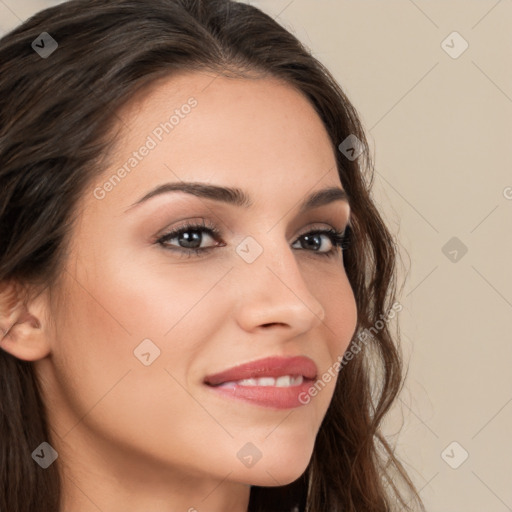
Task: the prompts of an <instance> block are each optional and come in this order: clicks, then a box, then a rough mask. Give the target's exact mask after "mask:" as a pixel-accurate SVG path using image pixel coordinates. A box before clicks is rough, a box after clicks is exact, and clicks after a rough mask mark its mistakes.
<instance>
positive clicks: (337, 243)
mask: <svg viewBox="0 0 512 512" xmlns="http://www.w3.org/2000/svg"><path fill="white" fill-rule="evenodd" d="M187 231H200V232H205V233H207V234H208V235H210V236H211V237H212V238H214V239H216V240H218V239H219V238H220V231H219V230H218V229H217V228H216V227H215V225H213V224H211V223H209V222H208V221H204V220H203V222H202V223H190V224H186V225H184V226H181V227H179V228H177V229H175V230H173V231H170V232H168V233H165V234H164V235H162V236H161V237H160V238H158V239H157V240H156V241H155V243H158V244H160V245H161V246H162V247H163V248H164V249H166V250H170V251H176V252H179V253H182V254H184V255H185V256H187V257H190V256H192V255H193V256H201V255H203V254H206V253H208V252H209V251H210V250H212V249H215V248H216V247H219V245H216V246H212V247H203V248H185V247H170V246H168V245H166V243H165V242H167V241H168V240H171V239H173V238H176V237H177V236H179V235H181V234H183V233H185V232H187ZM351 234H352V232H351V229H350V225H348V226H347V227H346V228H345V230H344V231H342V232H341V231H337V230H335V229H333V228H331V229H314V230H311V231H308V232H306V233H303V234H302V235H300V237H299V238H298V239H297V240H299V239H300V238H302V237H304V236H307V235H327V236H328V237H329V239H330V241H331V243H332V244H333V246H334V247H333V248H332V249H330V250H329V251H327V252H318V251H311V252H314V253H315V254H316V255H317V256H325V257H333V256H335V255H336V254H337V253H338V249H339V248H341V249H347V248H348V246H349V245H350V242H351ZM294 243H295V242H294ZM221 247H223V246H222V245H221ZM300 250H303V251H304V250H306V251H307V249H300Z"/></svg>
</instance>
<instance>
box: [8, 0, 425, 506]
mask: <svg viewBox="0 0 512 512" xmlns="http://www.w3.org/2000/svg"><path fill="white" fill-rule="evenodd" d="M43 32H45V33H47V34H49V35H50V36H51V38H53V40H54V41H55V42H56V43H52V44H53V45H54V46H53V47H52V45H51V44H50V43H51V41H50V40H49V39H48V38H47V36H42V37H44V38H46V39H45V41H46V46H45V45H44V44H42V43H41V44H39V45H38V46H37V47H34V46H33V43H34V41H38V40H39V39H38V38H40V37H41V34H42V33H43ZM55 44H56V45H58V46H56V49H55ZM42 47H44V52H47V53H46V54H45V55H43V53H42V51H37V49H38V48H42ZM52 49H53V50H54V51H53V52H52V53H51V50H52ZM193 70H208V71H212V72H213V73H215V74H229V73H236V74H238V75H239V76H249V74H250V73H253V72H255V73H257V74H260V75H267V76H270V77H278V78H280V79H282V80H284V81H285V82H287V83H288V84H290V85H292V86H293V87H295V88H296V89H297V90H299V91H301V92H302V93H303V94H304V95H305V97H306V98H307V99H308V100H309V101H310V102H311V104H312V105H313V107H314V108H315V110H316V112H317V114H318V115H319V116H320V118H321V120H322V121H323V123H324V125H325V127H326V130H327V132H328V135H329V137H330V140H331V142H332V148H333V151H334V153H335V155H336V161H337V171H338V173H339V176H340V180H341V182H342V183H343V185H344V188H345V190H346V191H347V194H348V196H349V200H350V205H351V211H352V220H351V231H350V235H351V243H350V246H349V247H348V248H347V250H346V251H345V252H344V257H343V265H344V266H345V271H346V273H347V276H348V279H349V282H350V284H351V286H352V290H353V292H354V295H355V299H356V304H357V310H358V321H357V326H356V331H355V334H354V336H353V338H352V340H351V343H350V345H349V347H348V350H347V352H352V353H353V355H354V357H353V358H352V359H351V360H350V361H343V363H344V364H343V365H342V367H341V370H340V371H339V375H338V381H337V384H336V388H335V392H334V395H333V398H332V402H331V404H330V407H329V409H328V411H327V414H326V416H325V418H324V420H323V422H322V424H321V426H320V430H319V432H318V435H317V438H316V442H315V447H314V451H313V455H312V458H311V461H310V463H309V465H308V467H307V468H306V470H305V472H304V473H303V475H302V476H301V477H300V478H299V479H297V480H296V481H295V482H293V483H291V484H289V485H286V486H282V487H269V488H266V487H256V486H253V487H252V488H251V496H250V504H249V510H250V511H251V512H263V511H264V512H272V511H274V512H278V511H279V512H285V511H288V512H290V511H291V510H300V511H301V512H302V511H306V512H326V511H329V512H341V511H344V512H365V511H368V512H370V511H371V512H384V511H389V510H394V507H395V506H396V505H398V506H399V508H400V510H412V508H410V504H411V503H412V502H413V501H415V502H416V503H418V504H419V505H420V506H421V509H422V510H424V508H423V504H422V503H421V499H420V497H419V494H418V493H417V491H416V489H415V488H414V485H413V483H412V481H411V480H410V478H409V477H408V475H407V472H406V470H405V469H404V467H403V466H402V464H401V463H400V461H399V460H398V457H397V456H396V455H395V454H394V451H393V448H392V446H391V444H390V443H389V442H388V440H386V438H385V437H384V435H383V434H382V432H381V422H382V419H383V417H384V416H385V415H386V413H387V411H388V410H389V409H390V407H391V405H392V404H393V402H394V400H395V398H396V396H397V394H398V393H399V391H400V389H401V387H402V385H403V369H402V368H403V364H402V360H401V356H400V351H399V333H398V331H397V332H396V333H395V334H393V333H392V332H391V329H390V328H389V327H388V325H387V322H383V321H382V318H383V317H385V316H386V315H388V312H389V311H390V310H391V304H393V303H394V301H395V295H396V259H397V249H396V246H395V243H394V241H393V237H392V235H391V234H390V232H389V231H388V229H387V228H386V225H385V223H384V221H383V219H382V217H381V216H380V214H379V212H378V210H377V209H376V207H375V204H374V203H373V201H372V199H371V195H370V191H371V186H372V181H373V168H372V162H371V158H370V154H369V146H368V142H367V139H366V137H365V133H364V130H363V127H362V124H361V122H360V120H359V117H358V113H357V111H356V109H355V108H354V106H353V105H352V104H351V103H350V101H349V99H348V98H347V97H346V95H345V93H344V92H343V90H342V88H341V87H340V85H339V84H337V82H336V81H335V79H334V78H333V77H332V75H331V74H330V73H329V71H328V70H327V69H326V68H325V67H324V66H323V65H322V64H321V63H320V62H319V61H318V60H316V59H315V58H314V57H313V56H312V55H311V54H310V52H309V51H308V50H307V49H306V48H305V47H304V46H303V45H302V44H301V43H300V42H299V41H298V40H297V38H296V37H294V36H293V35H292V34H290V33H289V32H288V31H287V30H285V29H284V28H283V27H282V26H281V25H279V24H278V23H277V22H276V21H275V20H273V19H272V18H271V17H270V16H268V15H267V14H265V13H263V12H262V11H260V10H259V9H257V8H255V7H254V6H250V5H247V4H243V3H239V2H235V1H232V0H152V1H151V2H147V1H146V0H72V1H69V2H65V3H63V4H60V5H57V6H55V7H52V8H49V9H46V10H44V11H41V12H39V13H37V14H36V15H34V16H33V17H31V18H30V19H28V20H27V21H25V22H24V23H22V24H21V25H20V26H18V27H17V28H15V29H14V30H13V31H11V32H10V33H8V34H6V35H5V36H4V37H3V38H2V39H1V40H0V240H1V243H0V290H8V289H10V288H9V286H10V285H11V284H12V283H15V285H16V286H17V287H18V288H19V289H21V288H24V287H25V286H26V287H27V290H28V289H30V290H34V289H39V288H41V289H44V288H47V287H49V288H50V289H51V287H52V286H53V285H54V284H55V283H56V282H57V280H58V278H59V272H60V271H61V269H62V262H63V258H64V257H65V254H66V248H67V247H68V244H69V242H70V236H71V233H72V227H73V225H74V224H73V223H74V221H75V219H76V218H77V215H78V213H77V211H76V205H77V202H78V200H79V198H80V197H81V195H82V194H83V193H84V190H86V187H87V186H89V184H91V183H92V182H93V180H94V179H95V177H97V176H99V175H100V173H101V172H102V170H103V167H102V165H101V159H102V158H103V157H105V156H107V155H108V151H109V149H110V148H111V147H112V145H113V143H114V140H115V137H114V136H113V135H112V133H113V132H112V128H113V127H115V126H116V122H118V118H117V114H116V112H117V111H118V109H119V108H120V107H121V106H122V105H124V104H126V103H127V102H129V100H130V99H131V98H132V97H133V96H134V95H135V93H136V92H137V91H140V90H142V89H143V88H144V87H148V86H149V85H150V84H151V83H154V82H155V80H157V79H159V78H165V77H170V76H172V75H173V74H174V73H178V72H180V71H193ZM349 136H353V137H357V139H353V140H357V141H358V144H359V146H358V150H361V151H362V153H361V155H360V156H359V157H358V158H353V156H352V155H351V154H349V153H348V152H347V151H345V152H343V151H340V150H339V149H338V146H339V145H340V144H341V143H343V141H345V140H347V137H349ZM29 285H30V287H29ZM15 289H17V288H15ZM6 293H7V291H5V293H4V294H3V295H2V301H3V302H2V305H3V306H4V307H7V306H8V304H9V301H8V299H7V298H6V297H5V294H6ZM12 300H15V297H14V296H13V298H12ZM0 313H2V312H1V311H0ZM378 322H380V326H381V327H380V328H378V329H377V328H376V327H375V326H376V325H377V323H378ZM368 332H370V333H371V335H370V336H367V338H366V339H365V341H364V344H362V345H361V334H362V333H368ZM356 348H357V349H358V350H357V351H356ZM345 363H346V364H345ZM0 385H1V390H0V393H1V395H0V486H1V488H0V510H2V511H13V512H14V511H16V512H33V511H34V510H38V511H43V512H58V511H59V504H60V499H61V495H60V488H61V475H60V474H59V470H58V468H59V461H58V460H57V461H56V463H54V464H53V465H52V466H50V467H49V468H48V469H44V470H43V469H42V468H40V467H39V466H38V465H37V464H35V463H34V461H33V460H32V457H31V453H32V451H33V450H34V449H35V448H36V447H37V446H38V445H39V444H40V443H41V442H42V441H44V440H47V439H50V438H51V432H50V426H49V425H48V423H47V418H46V411H45V405H44V403H43V402H42V399H41V393H40V388H39V383H38V382H37V379H36V378H35V374H34V372H33V367H32V363H31V362H29V361H21V360H19V359H17V358H15V357H14V356H12V355H10V354H9V353H7V352H6V351H4V350H0ZM400 482H401V484H400ZM400 485H401V486H402V487H403V488H404V489H406V491H407V492H406V494H409V495H411V496H412V500H411V499H410V497H409V498H407V497H406V496H405V493H404V491H402V490H400V489H399V487H400ZM403 493H404V494H403Z"/></svg>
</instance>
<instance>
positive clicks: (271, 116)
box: [96, 72, 341, 208]
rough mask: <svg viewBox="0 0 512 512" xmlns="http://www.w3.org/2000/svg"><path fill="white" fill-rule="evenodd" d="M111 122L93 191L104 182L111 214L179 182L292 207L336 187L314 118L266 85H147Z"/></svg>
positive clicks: (254, 81)
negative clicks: (272, 197)
mask: <svg viewBox="0 0 512 512" xmlns="http://www.w3.org/2000/svg"><path fill="white" fill-rule="evenodd" d="M117 118H118V120H119V123H118V125H117V129H118V137H117V143H116V146H115V150H114V151H113V152H112V154H111V155H110V162H109V166H108V168H107V169H106V170H105V172H104V173H103V175H102V176H101V177H100V179H99V180H97V182H96V185H98V184H99V185H100V186H101V185H102V184H103V183H106V181H108V180H110V181H112V182H113V183H114V184H113V185H112V186H111V187H108V188H109V191H108V196H107V197H106V198H108V199H109V202H111V204H117V206H118V207H120V208H121V207H123V206H124V207H127V206H129V204H132V203H133V202H134V201H136V200H137V199H138V198H139V197H140V196H141V195H142V194H143V193H144V192H147V191H148V190H149V189H151V188H154V187H155V186H157V185H160V184H162V183H167V182H177V181H180V180H183V181H201V182H205V183H207V182H213V183H218V184H222V185H230V186H234V187H240V188H243V189H246V190H252V191H253V192H254V196H257V195H258V193H259V192H260V193H262V194H263V193H265V194H268V192H269V188H272V189H274V191H275V193H277V192H279V194H280V195H281V196H282V195H283V192H284V191H286V192H288V193H291V192H293V191H296V193H297V194H296V195H297V198H298V197H299V196H300V195H301V194H302V192H304V193H306V192H309V191H311V189H312V188H320V187H321V186H322V185H324V186H325V185H332V186H335V185H338V186H339V185H341V184H340V180H339V176H338V173H337V170H336V161H335V156H334V151H333V147H332V144H331V141H330V139H329V136H328V134H327V132H326V129H325V127H324V125H323V123H322V121H321V119H320V117H319V116H318V114H317V113H316V111H315V110H314V108H313V106H312V105H311V104H310V102H309V101H308V100H307V98H306V97H305V96H304V95H303V94H302V93H301V92H300V91H298V90H296V89H295V88H293V87H292V86H290V85H289V84H286V83H283V82H282V81H279V80H277V79H275V78H268V77H266V78H228V77H224V76H217V75H214V74H212V73H206V72H201V73H200V72H194V73H183V74H180V75H177V76H173V77H170V78H167V79H163V80H159V81H158V82H155V83H154V84H152V85H151V86H150V87H149V88H148V89H147V90H145V91H144V92H143V94H139V95H138V96H136V97H134V99H133V100H132V101H131V102H130V103H128V104H127V105H126V106H125V107H124V108H123V109H122V110H120V111H119V112H118V113H117ZM116 175H121V178H120V179H119V176H117V177H116ZM110 178H114V179H113V180H111V179H110ZM120 191H122V193H121V192H120ZM252 195H253V194H252V193H251V196H252Z"/></svg>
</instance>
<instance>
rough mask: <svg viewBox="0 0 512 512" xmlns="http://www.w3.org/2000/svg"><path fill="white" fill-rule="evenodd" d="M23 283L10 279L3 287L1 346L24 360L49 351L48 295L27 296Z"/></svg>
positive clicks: (0, 323)
mask: <svg viewBox="0 0 512 512" xmlns="http://www.w3.org/2000/svg"><path fill="white" fill-rule="evenodd" d="M25 298H26V293H24V289H23V287H21V286H20V285H18V284H16V283H13V282H10V283H3V284H2V286H1V287H0V329H1V331H0V348H1V349H3V350H4V351H6V352H9V353H10V354H11V355H12V356H14V357H16V358H18V359H22V360H24V361H37V360H38V359H42V358H44V357H46V356H47V355H48V354H49V353H50V347H49V343H48V339H47V331H46V329H45V327H47V326H46V325H45V321H44V318H45V315H44V312H45V307H46V306H47V304H46V302H45V297H44V296H43V295H42V294H40V295H38V296H37V297H35V298H34V299H30V300H25Z"/></svg>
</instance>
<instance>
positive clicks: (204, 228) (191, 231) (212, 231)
mask: <svg viewBox="0 0 512 512" xmlns="http://www.w3.org/2000/svg"><path fill="white" fill-rule="evenodd" d="M203 233H206V234H207V237H210V238H212V239H216V238H217V239H218V238H220V232H219V230H218V229H217V228H216V227H215V226H214V225H213V224H210V223H209V222H207V221H204V220H203V222H202V223H189V224H185V225H184V226H181V227H179V228H176V229H174V230H173V231H170V232H169V233H166V234H165V235H163V236H162V237H160V238H159V239H158V240H157V243H159V244H160V245H162V246H163V247H164V248H166V249H168V250H171V251H177V252H181V253H184V254H188V255H189V256H190V255H191V254H192V253H195V254H196V255H199V254H201V253H204V252H207V251H210V250H211V249H213V248H214V247H216V246H217V247H218V246H223V245H225V244H224V243H218V244H217V245H212V246H210V247H201V243H202V242H203V241H204V235H203ZM172 240H176V243H177V244H178V246H176V245H175V244H171V243H170V242H171V241H172Z"/></svg>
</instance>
